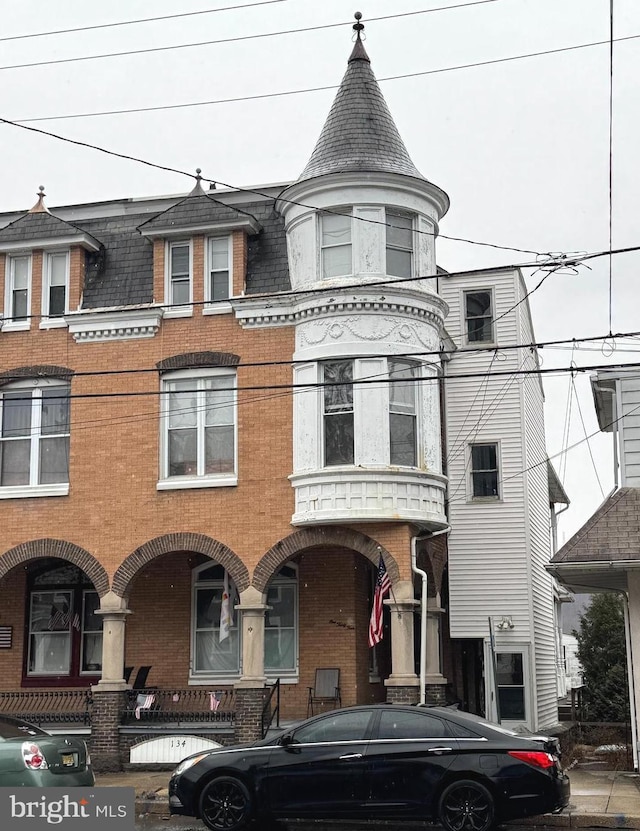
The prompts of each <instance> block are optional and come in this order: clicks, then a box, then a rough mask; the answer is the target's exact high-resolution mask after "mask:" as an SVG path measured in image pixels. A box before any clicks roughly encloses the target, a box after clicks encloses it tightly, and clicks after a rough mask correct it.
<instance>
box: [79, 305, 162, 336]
mask: <svg viewBox="0 0 640 831" xmlns="http://www.w3.org/2000/svg"><path fill="white" fill-rule="evenodd" d="M64 319H65V322H66V324H67V326H68V327H69V333H70V334H71V335H72V336H73V339H74V340H75V341H76V343H99V342H104V341H113V340H137V339H139V338H152V337H154V335H155V334H156V332H157V331H158V330H159V328H160V322H161V320H162V309H161V308H145V309H120V310H115V311H114V310H105V311H100V310H92V311H91V312H72V313H71V314H68V315H65V318H64Z"/></svg>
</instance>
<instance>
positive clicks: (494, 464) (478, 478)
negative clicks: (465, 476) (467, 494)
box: [470, 444, 500, 499]
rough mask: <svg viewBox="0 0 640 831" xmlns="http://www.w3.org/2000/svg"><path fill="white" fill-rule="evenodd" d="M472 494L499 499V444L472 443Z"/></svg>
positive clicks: (476, 497) (477, 497)
mask: <svg viewBox="0 0 640 831" xmlns="http://www.w3.org/2000/svg"><path fill="white" fill-rule="evenodd" d="M470 451H471V495H472V496H473V498H474V499H482V498H488V499H498V498H499V497H500V492H499V487H498V484H499V483H498V445H497V444H472V445H471V448H470Z"/></svg>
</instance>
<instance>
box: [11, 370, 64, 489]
mask: <svg viewBox="0 0 640 831" xmlns="http://www.w3.org/2000/svg"><path fill="white" fill-rule="evenodd" d="M0 425H1V428H0V496H1V495H2V489H3V488H9V487H25V488H34V489H37V488H43V489H45V490H46V488H47V486H55V485H61V484H65V483H68V482H69V435H70V432H69V431H70V425H69V384H68V383H62V382H60V381H54V380H48V379H39V380H38V386H34V382H33V381H24V382H17V383H13V384H11V385H10V386H7V387H4V388H3V390H2V391H1V392H0Z"/></svg>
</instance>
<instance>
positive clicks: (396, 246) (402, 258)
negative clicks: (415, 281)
mask: <svg viewBox="0 0 640 831" xmlns="http://www.w3.org/2000/svg"><path fill="white" fill-rule="evenodd" d="M386 220H387V274H388V275H389V276H390V277H413V217H411V216H406V215H403V214H399V213H392V212H391V211H387V212H386Z"/></svg>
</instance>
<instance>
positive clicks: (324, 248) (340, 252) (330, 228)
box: [320, 213, 353, 278]
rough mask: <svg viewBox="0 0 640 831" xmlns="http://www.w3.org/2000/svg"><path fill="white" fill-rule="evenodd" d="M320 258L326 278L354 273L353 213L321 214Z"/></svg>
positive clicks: (323, 274)
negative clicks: (352, 244) (352, 245)
mask: <svg viewBox="0 0 640 831" xmlns="http://www.w3.org/2000/svg"><path fill="white" fill-rule="evenodd" d="M320 257H321V261H322V276H323V277H324V278H329V277H343V276H346V275H349V274H352V273H353V263H352V247H351V213H330V214H329V213H327V214H321V216H320Z"/></svg>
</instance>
